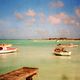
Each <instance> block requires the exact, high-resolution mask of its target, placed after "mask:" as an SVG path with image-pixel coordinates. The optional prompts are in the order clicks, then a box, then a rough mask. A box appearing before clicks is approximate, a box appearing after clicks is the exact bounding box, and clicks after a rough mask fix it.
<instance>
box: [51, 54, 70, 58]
mask: <svg viewBox="0 0 80 80" xmlns="http://www.w3.org/2000/svg"><path fill="white" fill-rule="evenodd" d="M53 58H54V59H71V56H55V55H54V56H53Z"/></svg>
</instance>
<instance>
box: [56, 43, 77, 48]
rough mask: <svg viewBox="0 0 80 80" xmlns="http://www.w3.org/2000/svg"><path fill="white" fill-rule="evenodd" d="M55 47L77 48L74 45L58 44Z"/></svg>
mask: <svg viewBox="0 0 80 80" xmlns="http://www.w3.org/2000/svg"><path fill="white" fill-rule="evenodd" d="M57 46H60V47H77V46H78V45H76V44H72V43H71V44H58V45H57Z"/></svg>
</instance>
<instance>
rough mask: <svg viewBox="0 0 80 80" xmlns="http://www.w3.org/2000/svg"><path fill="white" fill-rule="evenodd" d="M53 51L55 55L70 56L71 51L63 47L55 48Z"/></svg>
mask: <svg viewBox="0 0 80 80" xmlns="http://www.w3.org/2000/svg"><path fill="white" fill-rule="evenodd" d="M53 53H54V54H55V55H57V56H70V55H71V52H70V51H66V50H64V48H55V49H54V52H53Z"/></svg>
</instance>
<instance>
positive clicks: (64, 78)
mask: <svg viewBox="0 0 80 80" xmlns="http://www.w3.org/2000/svg"><path fill="white" fill-rule="evenodd" d="M61 80H69V78H68V77H67V76H66V75H65V74H63V75H62V78H61Z"/></svg>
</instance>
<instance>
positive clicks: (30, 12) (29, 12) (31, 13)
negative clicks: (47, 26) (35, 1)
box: [26, 9, 36, 17]
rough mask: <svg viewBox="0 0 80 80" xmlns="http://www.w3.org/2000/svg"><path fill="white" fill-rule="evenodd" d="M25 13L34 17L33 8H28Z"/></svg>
mask: <svg viewBox="0 0 80 80" xmlns="http://www.w3.org/2000/svg"><path fill="white" fill-rule="evenodd" d="M26 15H27V16H31V17H35V16H36V13H35V12H34V10H32V9H29V10H28V11H27V12H26Z"/></svg>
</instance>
